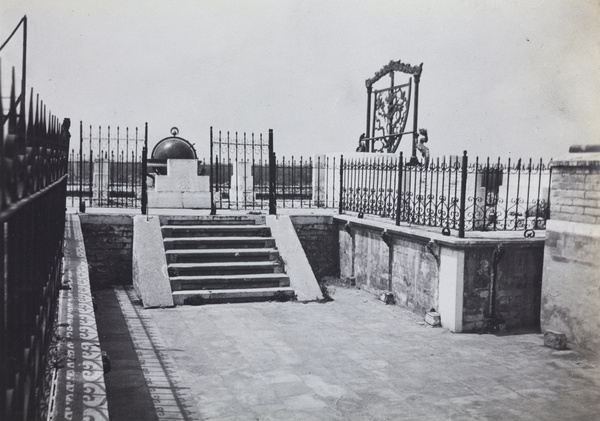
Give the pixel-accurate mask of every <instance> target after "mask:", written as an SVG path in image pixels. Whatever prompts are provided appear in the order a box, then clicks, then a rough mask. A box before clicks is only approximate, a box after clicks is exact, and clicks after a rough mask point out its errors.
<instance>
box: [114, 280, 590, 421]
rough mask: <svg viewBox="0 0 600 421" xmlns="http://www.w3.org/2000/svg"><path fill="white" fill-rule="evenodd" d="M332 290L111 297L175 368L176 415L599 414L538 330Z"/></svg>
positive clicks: (572, 363) (582, 371)
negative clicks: (233, 296) (168, 302)
mask: <svg viewBox="0 0 600 421" xmlns="http://www.w3.org/2000/svg"><path fill="white" fill-rule="evenodd" d="M121 293H122V292H121ZM333 298H334V300H335V301H333V302H329V303H324V304H320V303H308V304H303V303H297V302H296V303H290V302H288V303H276V302H269V303H250V304H221V305H206V306H197V307H193V306H182V307H177V308H169V309H147V310H145V309H142V308H141V307H140V306H139V305H138V304H134V305H132V304H131V302H129V303H124V302H123V300H121V302H122V305H123V306H125V307H127V306H132V307H134V308H135V314H137V315H138V316H139V317H140V320H143V324H144V326H145V332H146V333H143V335H145V336H144V338H143V340H146V339H148V338H150V339H151V340H152V341H153V342H159V345H160V350H161V351H160V352H157V354H156V355H157V357H158V358H162V357H161V356H165V357H167V358H168V361H167V366H169V367H171V371H172V370H174V369H178V373H177V374H176V376H177V384H178V389H179V390H183V391H185V393H186V396H188V399H191V400H192V401H193V402H195V404H196V408H195V409H196V410H197V412H196V411H193V418H192V416H186V417H184V419H196V417H197V419H202V420H428V421H431V420H433V421H435V420H598V419H600V387H599V385H600V368H599V364H598V361H597V360H596V361H595V360H594V359H593V358H592V357H591V356H590V355H584V354H581V353H577V352H575V351H562V352H559V351H554V350H552V349H550V348H547V347H544V346H543V338H542V335H540V334H521V335H504V336H495V335H477V334H453V333H451V332H449V331H447V330H445V329H442V328H431V327H429V326H426V325H424V324H423V323H422V320H421V319H420V318H419V317H417V316H416V315H414V314H412V313H410V312H408V311H406V310H405V309H402V308H400V307H398V306H386V305H385V304H383V303H382V302H380V301H378V300H377V299H376V298H375V297H374V296H372V295H370V294H368V293H366V292H364V291H360V290H356V289H347V288H341V287H340V288H337V290H335V292H334V293H333ZM126 310H127V309H126ZM127 311H128V312H129V313H131V314H134V313H132V312H131V309H129V310H127ZM130 325H131V323H130ZM135 331H137V332H142V330H141V329H138V330H135ZM135 331H134V336H135V335H136V333H135ZM147 332H151V334H148V333H147ZM134 342H136V340H135V338H134ZM146 359H147V358H146ZM163 366H164V364H163ZM168 376H169V374H168V373H167V377H168ZM175 395H176V394H175ZM188 414H192V412H188ZM159 418H160V417H159Z"/></svg>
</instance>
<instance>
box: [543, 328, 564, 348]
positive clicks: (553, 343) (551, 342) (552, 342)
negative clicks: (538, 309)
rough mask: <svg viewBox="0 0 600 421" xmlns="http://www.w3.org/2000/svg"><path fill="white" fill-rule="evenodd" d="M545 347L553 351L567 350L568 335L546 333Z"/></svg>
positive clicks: (554, 332)
mask: <svg viewBox="0 0 600 421" xmlns="http://www.w3.org/2000/svg"><path fill="white" fill-rule="evenodd" d="M544 345H545V346H548V347H550V348H553V349H559V350H560V349H567V335H565V334H564V333H561V332H556V331H554V330H547V331H545V332H544Z"/></svg>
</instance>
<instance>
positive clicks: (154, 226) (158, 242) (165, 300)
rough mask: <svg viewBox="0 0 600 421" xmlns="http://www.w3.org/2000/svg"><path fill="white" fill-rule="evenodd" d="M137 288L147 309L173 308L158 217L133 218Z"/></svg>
mask: <svg viewBox="0 0 600 421" xmlns="http://www.w3.org/2000/svg"><path fill="white" fill-rule="evenodd" d="M133 226H134V229H133V271H132V273H133V287H134V288H135V291H136V293H137V295H138V297H140V298H141V300H142V304H143V305H144V307H145V308H148V307H171V306H173V295H172V291H171V283H170V281H169V274H168V270H167V258H166V255H165V247H164V243H163V237H162V233H161V231H160V220H159V217H158V216H145V215H138V216H135V217H134V219H133Z"/></svg>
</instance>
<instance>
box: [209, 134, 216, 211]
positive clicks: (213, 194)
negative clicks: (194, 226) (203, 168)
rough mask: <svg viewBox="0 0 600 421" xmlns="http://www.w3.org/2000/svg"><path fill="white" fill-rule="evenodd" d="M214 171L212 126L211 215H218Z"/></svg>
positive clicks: (211, 135)
mask: <svg viewBox="0 0 600 421" xmlns="http://www.w3.org/2000/svg"><path fill="white" fill-rule="evenodd" d="M213 171H214V153H213V128H212V126H210V173H209V174H208V183H209V184H210V214H211V215H216V214H217V205H215V187H214V180H213Z"/></svg>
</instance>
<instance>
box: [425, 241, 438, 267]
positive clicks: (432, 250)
mask: <svg viewBox="0 0 600 421" xmlns="http://www.w3.org/2000/svg"><path fill="white" fill-rule="evenodd" d="M427 251H428V252H429V254H431V255H432V256H433V258H434V259H435V261H436V262H438V263H440V245H439V244H438V243H437V242H436V241H435V240H433V239H432V240H429V242H428V243H427Z"/></svg>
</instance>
